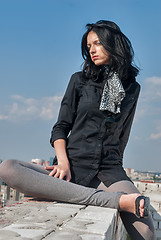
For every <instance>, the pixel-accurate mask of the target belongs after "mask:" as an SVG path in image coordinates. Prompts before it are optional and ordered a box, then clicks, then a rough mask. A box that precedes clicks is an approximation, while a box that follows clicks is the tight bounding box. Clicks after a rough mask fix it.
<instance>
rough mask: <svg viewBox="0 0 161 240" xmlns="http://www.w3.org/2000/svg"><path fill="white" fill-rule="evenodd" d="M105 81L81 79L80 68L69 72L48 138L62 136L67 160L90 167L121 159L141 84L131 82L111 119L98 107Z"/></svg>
mask: <svg viewBox="0 0 161 240" xmlns="http://www.w3.org/2000/svg"><path fill="white" fill-rule="evenodd" d="M105 81H106V80H105V79H102V80H99V81H92V80H90V79H89V80H87V79H84V78H83V76H82V72H78V73H75V74H73V75H72V77H71V79H70V82H69V85H68V87H67V90H66V93H65V95H64V98H63V100H62V103H61V108H60V112H59V117H58V121H57V122H56V124H55V125H54V127H53V129H52V134H51V139H50V142H51V144H52V146H53V142H54V141H55V140H57V139H65V140H66V148H67V155H68V158H69V161H70V164H71V165H72V166H75V167H80V168H81V169H82V168H84V169H87V168H88V169H90V171H92V170H98V169H99V167H100V166H101V167H103V166H106V165H108V164H120V163H122V158H123V152H124V149H125V146H126V144H127V141H128V138H129V133H130V129H131V124H132V121H133V117H134V113H135V108H136V103H137V99H138V96H139V92H140V85H139V84H138V83H137V82H136V81H133V82H131V83H130V84H129V86H128V87H126V88H125V92H126V96H125V98H124V99H123V101H122V103H121V113H118V114H116V115H115V116H114V119H113V116H109V112H107V111H100V110H99V106H100V101H101V95H102V91H103V87H104V84H105ZM90 171H89V172H90ZM89 172H88V173H89Z"/></svg>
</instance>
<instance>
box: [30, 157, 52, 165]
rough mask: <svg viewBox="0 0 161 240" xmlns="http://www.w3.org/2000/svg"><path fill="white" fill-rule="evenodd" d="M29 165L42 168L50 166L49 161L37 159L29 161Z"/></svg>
mask: <svg viewBox="0 0 161 240" xmlns="http://www.w3.org/2000/svg"><path fill="white" fill-rule="evenodd" d="M30 163H33V164H38V165H41V166H44V167H47V166H50V162H49V161H46V160H42V159H39V158H35V159H32V160H31V161H30Z"/></svg>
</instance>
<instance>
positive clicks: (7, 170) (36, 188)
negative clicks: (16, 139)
mask: <svg viewBox="0 0 161 240" xmlns="http://www.w3.org/2000/svg"><path fill="white" fill-rule="evenodd" d="M48 174H49V171H47V170H45V169H44V168H43V167H41V166H39V165H35V164H30V163H27V162H23V161H18V160H7V161H5V162H3V163H2V164H0V178H2V180H3V181H4V182H6V183H7V184H8V185H9V186H11V187H13V188H16V189H17V190H18V191H20V192H23V193H26V194H28V195H30V196H35V197H41V198H46V199H51V200H56V201H63V202H69V203H76V204H85V205H94V206H102V207H109V208H117V209H118V208H119V199H120V196H121V195H122V194H123V192H124V193H138V190H137V189H136V188H135V186H134V185H133V184H132V183H131V182H130V181H120V182H117V183H114V184H112V185H111V186H110V187H108V188H107V187H106V186H105V185H103V184H102V183H101V184H100V185H99V186H98V189H94V188H87V187H83V186H80V185H77V184H74V183H70V182H66V181H63V180H60V179H58V178H54V177H51V176H48ZM103 190H104V191H103ZM120 216H121V219H122V221H123V223H124V225H125V227H126V230H127V231H128V233H129V235H130V238H131V240H154V239H156V238H155V234H154V227H153V222H152V219H151V217H150V216H149V217H148V218H141V219H140V218H137V217H136V216H135V214H132V213H128V212H120Z"/></svg>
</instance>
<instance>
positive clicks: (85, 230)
mask: <svg viewBox="0 0 161 240" xmlns="http://www.w3.org/2000/svg"><path fill="white" fill-rule="evenodd" d="M5 239H7V240H40V239H41V240H42V239H45V240H51V239H52V240H102V239H104V240H106V239H108V240H125V239H126V232H125V229H124V227H123V225H122V222H121V220H120V217H119V214H118V211H117V210H116V209H109V208H103V207H95V206H85V205H75V204H67V203H59V202H50V201H43V200H35V199H30V200H28V201H26V202H22V203H19V204H14V205H11V206H6V207H4V208H2V209H0V240H5Z"/></svg>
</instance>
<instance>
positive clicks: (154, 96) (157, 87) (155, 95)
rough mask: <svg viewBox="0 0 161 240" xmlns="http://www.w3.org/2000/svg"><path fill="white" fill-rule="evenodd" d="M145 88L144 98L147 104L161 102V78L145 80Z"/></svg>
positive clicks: (143, 91)
mask: <svg viewBox="0 0 161 240" xmlns="http://www.w3.org/2000/svg"><path fill="white" fill-rule="evenodd" d="M144 83H145V88H144V89H142V97H143V101H145V102H154V101H155V102H157V101H160V100H161V77H155V76H153V77H150V78H147V79H145V81H144Z"/></svg>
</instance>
